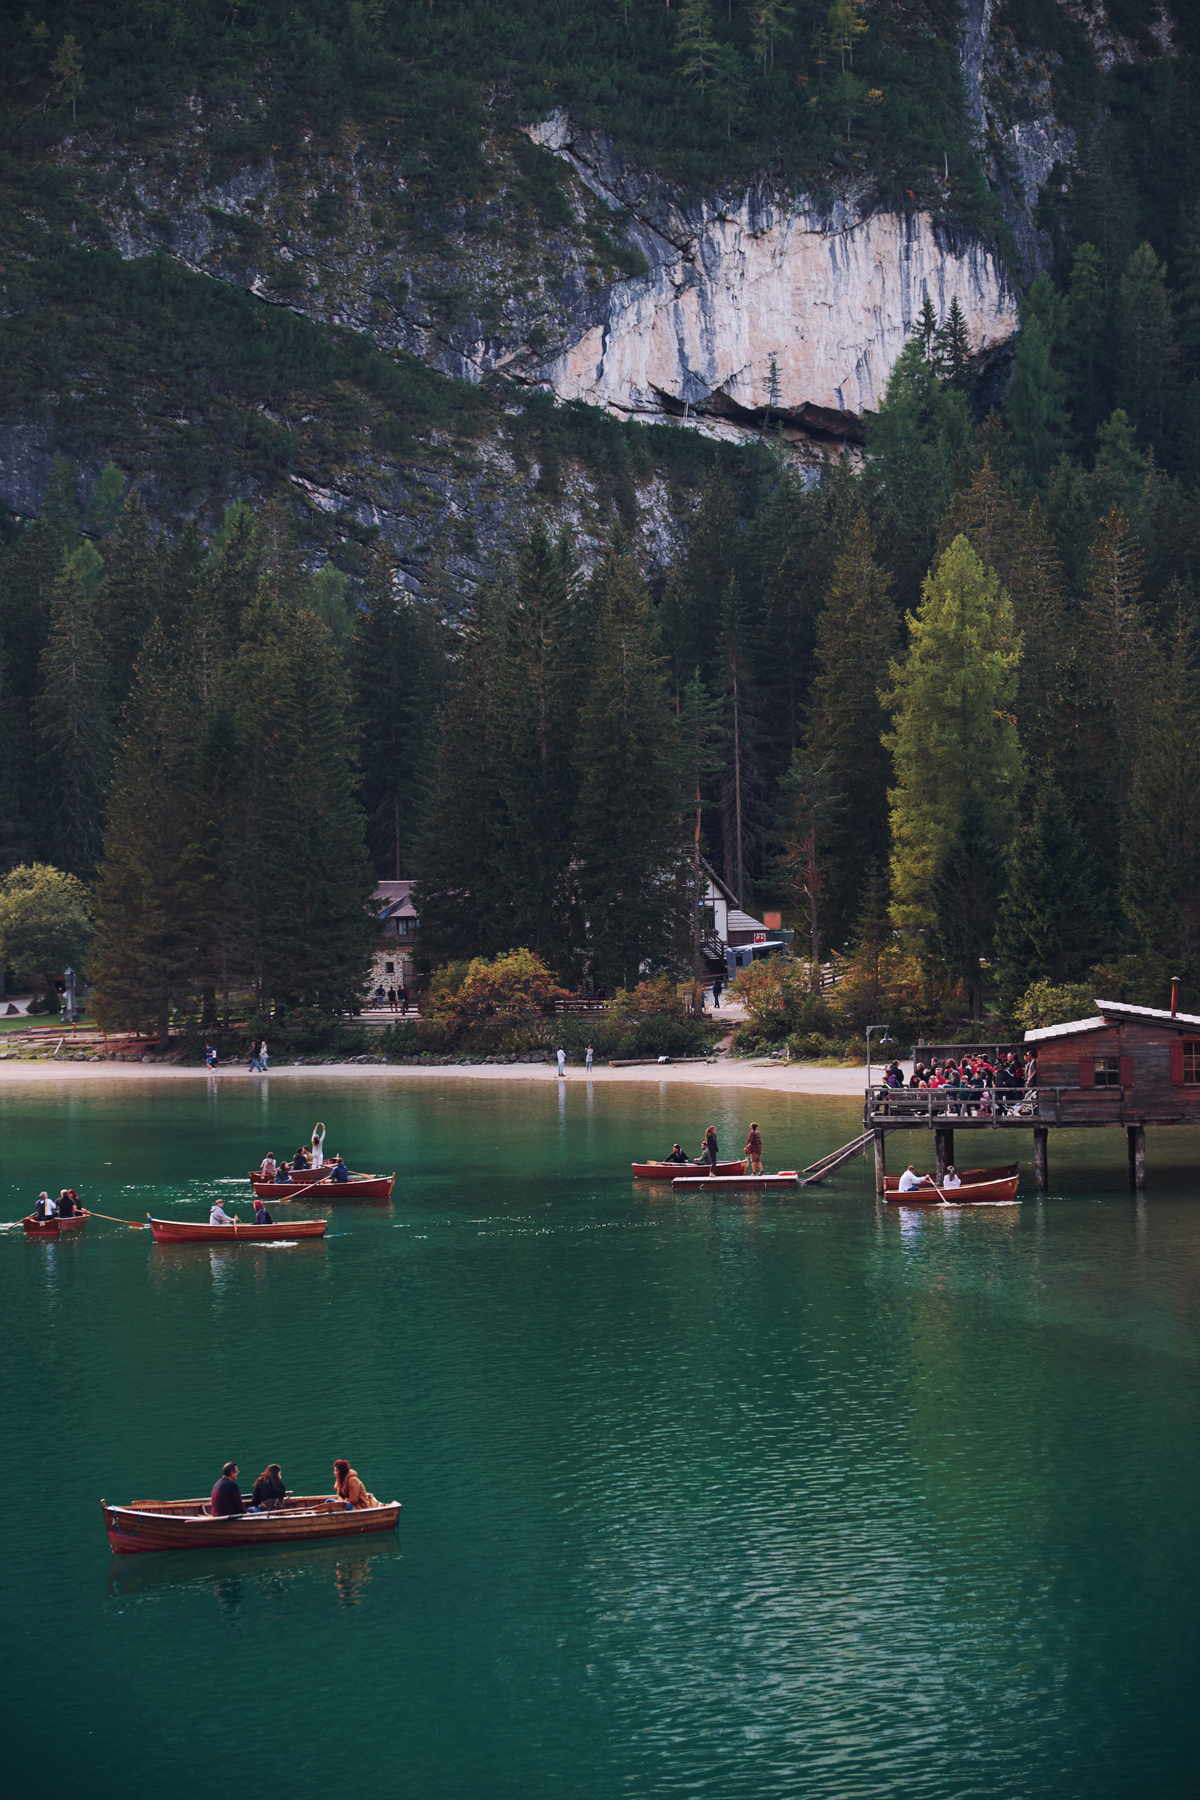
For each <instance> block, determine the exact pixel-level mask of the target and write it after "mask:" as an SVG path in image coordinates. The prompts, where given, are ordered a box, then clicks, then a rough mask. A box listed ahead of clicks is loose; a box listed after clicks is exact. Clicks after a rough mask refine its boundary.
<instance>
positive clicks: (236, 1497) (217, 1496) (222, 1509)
mask: <svg viewBox="0 0 1200 1800" xmlns="http://www.w3.org/2000/svg"><path fill="white" fill-rule="evenodd" d="M237 1472H238V1466H237V1464H236V1463H226V1464H225V1467H224V1468H223V1469H222V1470H221V1479H220V1481H218V1483H217V1485H216V1487H215V1488H214V1489H213V1491H212V1496H211V1498H210V1500H209V1503H208V1510H209V1512H210V1513H211V1514H212V1516H213V1518H214V1519H231V1518H233V1516H234V1514H235V1513H244V1512H245V1510H246V1503H245V1501H244V1500H243V1499H242V1490H241V1488H240V1487H239V1486H238V1484H237Z"/></svg>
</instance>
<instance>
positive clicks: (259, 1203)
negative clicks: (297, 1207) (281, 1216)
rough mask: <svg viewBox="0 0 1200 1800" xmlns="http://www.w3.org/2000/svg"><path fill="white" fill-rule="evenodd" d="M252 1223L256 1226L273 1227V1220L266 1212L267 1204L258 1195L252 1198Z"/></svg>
mask: <svg viewBox="0 0 1200 1800" xmlns="http://www.w3.org/2000/svg"><path fill="white" fill-rule="evenodd" d="M254 1223H255V1224H256V1225H273V1224H274V1223H275V1221H274V1219H273V1218H272V1217H271V1215H270V1213H269V1212H268V1211H267V1203H266V1201H265V1200H263V1199H262V1198H261V1197H260V1196H259V1195H258V1194H255V1196H254Z"/></svg>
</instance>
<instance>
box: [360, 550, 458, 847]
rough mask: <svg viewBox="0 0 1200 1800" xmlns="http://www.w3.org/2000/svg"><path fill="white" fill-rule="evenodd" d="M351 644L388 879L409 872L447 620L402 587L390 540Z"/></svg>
mask: <svg viewBox="0 0 1200 1800" xmlns="http://www.w3.org/2000/svg"><path fill="white" fill-rule="evenodd" d="M362 601H363V604H362V608H361V610H360V612H359V615H358V619H357V622H356V625H355V630H354V637H353V641H352V643H351V646H350V668H351V675H352V680H353V684H354V702H355V714H356V717H357V718H358V719H359V721H360V723H361V725H362V730H363V743H364V752H363V758H362V788H361V798H362V804H363V808H364V811H365V812H366V815H367V848H368V849H369V851H370V853H371V859H372V861H373V863H374V865H375V872H376V874H377V875H378V876H379V878H380V879H381V880H383V881H400V880H402V879H403V877H404V875H405V872H406V870H407V868H408V864H409V860H410V858H411V856H412V853H413V849H414V843H415V837H416V825H417V801H418V782H419V779H420V775H419V771H420V768H421V762H422V757H423V753H424V746H425V744H426V741H427V738H428V733H429V727H430V724H431V722H432V719H433V717H434V715H435V713H436V711H437V706H438V702H439V699H440V687H441V672H442V667H443V664H442V659H441V654H440V652H441V648H442V645H441V637H442V633H441V627H440V625H439V623H438V621H437V620H436V619H434V618H431V617H430V616H429V613H428V611H427V609H426V608H425V607H423V606H422V605H421V603H420V602H419V601H417V600H415V599H414V598H413V597H412V596H411V595H410V594H407V593H405V592H403V591H401V590H399V589H398V588H397V585H396V576H395V565H394V562H393V560H392V557H391V555H390V553H389V551H388V550H387V549H386V547H385V546H383V545H382V544H381V545H380V546H379V548H378V549H377V550H376V552H375V555H374V557H373V559H372V562H371V567H370V570H369V572H368V575H367V579H366V582H365V583H364V585H363V594H362Z"/></svg>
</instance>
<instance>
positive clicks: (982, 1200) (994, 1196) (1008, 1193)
mask: <svg viewBox="0 0 1200 1800" xmlns="http://www.w3.org/2000/svg"><path fill="white" fill-rule="evenodd" d="M1018 1179H1019V1178H1018V1177H1017V1176H1016V1175H1002V1176H1000V1177H999V1178H998V1179H997V1180H992V1181H973V1182H971V1184H970V1185H969V1186H968V1184H967V1183H966V1182H965V1181H964V1182H963V1184H962V1186H961V1187H957V1188H943V1189H942V1193H943V1194H945V1196H946V1199H945V1204H946V1205H947V1206H1015V1205H1016V1204H1017V1181H1018ZM884 1199H885V1200H886V1201H887V1203H888V1205H889V1206H941V1205H942V1204H943V1202H942V1198H941V1195H940V1194H939V1193H938V1192H937V1190H936V1189H935V1188H931V1187H919V1188H914V1189H913V1190H912V1192H911V1193H909V1194H902V1193H900V1191H899V1190H898V1189H895V1188H890V1189H888V1191H887V1192H886V1193H885V1195H884Z"/></svg>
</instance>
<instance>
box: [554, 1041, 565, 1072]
mask: <svg viewBox="0 0 1200 1800" xmlns="http://www.w3.org/2000/svg"><path fill="white" fill-rule="evenodd" d="M555 1055H556V1056H557V1057H558V1072H559V1075H560V1076H563V1075H565V1074H566V1072H567V1053H566V1051H565V1050H564V1049H563V1047H562V1045H561V1044H560V1045H559V1046H558V1049H557V1050H556V1051H555Z"/></svg>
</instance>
